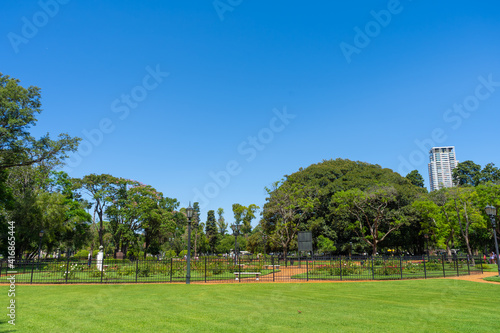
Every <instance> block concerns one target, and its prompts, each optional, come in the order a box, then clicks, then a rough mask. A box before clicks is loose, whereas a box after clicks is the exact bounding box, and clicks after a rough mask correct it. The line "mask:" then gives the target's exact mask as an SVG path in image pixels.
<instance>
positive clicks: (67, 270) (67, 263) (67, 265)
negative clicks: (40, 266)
mask: <svg viewBox="0 0 500 333" xmlns="http://www.w3.org/2000/svg"><path fill="white" fill-rule="evenodd" d="M68 275H69V255H68V261H66V284H67V283H68ZM101 282H102V277H101Z"/></svg>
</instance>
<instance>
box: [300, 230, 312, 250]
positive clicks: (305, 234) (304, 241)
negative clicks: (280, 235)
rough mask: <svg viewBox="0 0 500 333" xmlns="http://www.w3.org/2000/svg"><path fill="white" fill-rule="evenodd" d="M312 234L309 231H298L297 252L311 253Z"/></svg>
mask: <svg viewBox="0 0 500 333" xmlns="http://www.w3.org/2000/svg"><path fill="white" fill-rule="evenodd" d="M312 240H313V238H312V233H311V232H310V231H299V251H306V252H309V251H312V250H313V245H312Z"/></svg>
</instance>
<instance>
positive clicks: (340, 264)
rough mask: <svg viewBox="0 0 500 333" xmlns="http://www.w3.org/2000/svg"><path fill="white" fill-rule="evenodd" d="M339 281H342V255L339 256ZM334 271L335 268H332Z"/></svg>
mask: <svg viewBox="0 0 500 333" xmlns="http://www.w3.org/2000/svg"><path fill="white" fill-rule="evenodd" d="M339 269H340V281H342V255H341V256H340V257H339ZM333 271H334V272H335V268H334V270H333Z"/></svg>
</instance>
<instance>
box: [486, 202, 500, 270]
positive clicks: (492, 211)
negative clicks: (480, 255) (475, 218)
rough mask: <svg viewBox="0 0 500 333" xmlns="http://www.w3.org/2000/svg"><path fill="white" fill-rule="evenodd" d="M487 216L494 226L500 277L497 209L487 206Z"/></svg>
mask: <svg viewBox="0 0 500 333" xmlns="http://www.w3.org/2000/svg"><path fill="white" fill-rule="evenodd" d="M485 211H486V215H488V216H489V217H490V220H491V225H492V226H493V238H494V239H495V250H496V251H497V252H496V254H497V266H498V276H500V258H499V257H498V241H497V224H496V221H495V217H496V215H497V209H496V207H494V206H490V205H488V206H486V208H485Z"/></svg>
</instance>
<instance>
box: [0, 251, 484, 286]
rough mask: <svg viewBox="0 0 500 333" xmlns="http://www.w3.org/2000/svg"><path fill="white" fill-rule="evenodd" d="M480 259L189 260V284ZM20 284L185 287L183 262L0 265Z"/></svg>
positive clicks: (461, 266) (312, 277)
mask: <svg viewBox="0 0 500 333" xmlns="http://www.w3.org/2000/svg"><path fill="white" fill-rule="evenodd" d="M482 264H483V261H482V258H480V257H477V258H470V257H456V256H455V257H445V256H442V257H432V256H431V257H427V256H418V257H415V256H413V257H379V256H376V257H366V256H360V257H355V256H352V257H346V256H337V257H325V256H322V257H308V258H305V257H303V258H287V259H284V258H282V257H278V256H263V257H260V258H255V257H248V256H241V257H239V258H237V259H234V258H222V257H200V258H195V259H192V260H191V279H190V280H191V282H192V283H210V282H216V283H235V282H238V283H239V282H302V281H319V280H321V281H344V280H401V279H427V278H435V277H451V276H460V275H470V274H481V273H482V272H483V270H482V267H483V265H482ZM13 275H14V276H15V281H16V283H19V284H70V283H174V282H185V281H186V260H184V259H179V258H172V259H166V260H156V259H155V260H136V261H130V260H127V259H125V260H115V259H105V260H103V262H102V264H101V263H100V262H96V261H95V260H93V261H91V262H90V263H89V262H88V261H79V260H76V259H66V260H42V261H36V260H23V261H17V262H15V263H14V268H13V269H12V268H9V267H8V266H7V263H6V262H0V276H2V279H1V281H5V282H6V280H4V278H3V277H6V276H7V277H11V276H13Z"/></svg>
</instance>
